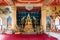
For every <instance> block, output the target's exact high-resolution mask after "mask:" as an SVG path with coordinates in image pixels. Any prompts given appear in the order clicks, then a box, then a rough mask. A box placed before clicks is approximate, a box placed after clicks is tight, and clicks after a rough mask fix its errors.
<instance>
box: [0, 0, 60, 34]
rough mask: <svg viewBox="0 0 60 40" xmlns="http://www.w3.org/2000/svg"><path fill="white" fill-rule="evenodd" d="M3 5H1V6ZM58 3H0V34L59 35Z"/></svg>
mask: <svg viewBox="0 0 60 40" xmlns="http://www.w3.org/2000/svg"><path fill="white" fill-rule="evenodd" d="M2 3H3V4H4V5H3V4H2ZM59 4H60V1H59V0H57V1H55V0H54V1H47V0H45V1H44V0H41V1H39V0H35V1H32V0H30V1H28V0H26V1H25V0H24V1H22V0H20V1H19V0H16V1H14V0H10V1H5V0H4V2H3V1H2V0H1V2H0V33H3V34H5V33H6V34H39V33H44V31H49V32H54V33H60V5H59Z"/></svg>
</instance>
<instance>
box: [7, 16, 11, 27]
mask: <svg viewBox="0 0 60 40" xmlns="http://www.w3.org/2000/svg"><path fill="white" fill-rule="evenodd" d="M7 26H8V27H9V26H10V27H11V26H12V18H11V17H10V16H9V17H8V18H7Z"/></svg>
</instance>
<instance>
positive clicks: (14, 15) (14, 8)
mask: <svg viewBox="0 0 60 40" xmlns="http://www.w3.org/2000/svg"><path fill="white" fill-rule="evenodd" d="M15 25H16V7H14V6H13V7H12V28H14V26H15Z"/></svg>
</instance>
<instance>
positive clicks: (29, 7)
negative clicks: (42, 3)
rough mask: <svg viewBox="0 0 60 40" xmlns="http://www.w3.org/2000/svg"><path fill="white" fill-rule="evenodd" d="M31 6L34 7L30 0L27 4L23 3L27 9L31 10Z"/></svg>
mask: <svg viewBox="0 0 60 40" xmlns="http://www.w3.org/2000/svg"><path fill="white" fill-rule="evenodd" d="M33 7H34V6H33V4H31V3H30V2H28V4H26V5H25V8H26V9H27V10H28V11H30V10H32V9H33Z"/></svg>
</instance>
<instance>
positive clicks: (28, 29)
mask: <svg viewBox="0 0 60 40" xmlns="http://www.w3.org/2000/svg"><path fill="white" fill-rule="evenodd" d="M24 32H29V33H31V32H34V29H33V27H32V21H31V18H30V15H29V14H28V16H27V19H26V23H25V28H24Z"/></svg>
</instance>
